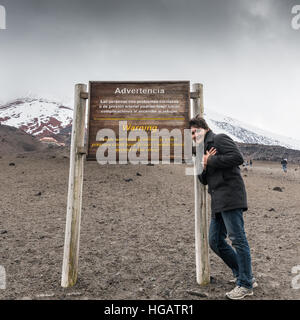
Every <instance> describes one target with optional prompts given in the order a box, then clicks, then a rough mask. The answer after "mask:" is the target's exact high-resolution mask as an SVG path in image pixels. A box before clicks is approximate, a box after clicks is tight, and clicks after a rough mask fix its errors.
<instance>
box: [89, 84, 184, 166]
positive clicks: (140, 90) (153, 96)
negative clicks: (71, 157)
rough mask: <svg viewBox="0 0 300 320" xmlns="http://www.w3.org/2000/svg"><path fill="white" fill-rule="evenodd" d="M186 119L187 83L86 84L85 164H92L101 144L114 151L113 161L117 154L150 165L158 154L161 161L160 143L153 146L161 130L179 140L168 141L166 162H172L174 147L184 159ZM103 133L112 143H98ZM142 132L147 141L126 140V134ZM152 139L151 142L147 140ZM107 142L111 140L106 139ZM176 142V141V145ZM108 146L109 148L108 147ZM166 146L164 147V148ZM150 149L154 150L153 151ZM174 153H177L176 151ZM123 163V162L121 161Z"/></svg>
mask: <svg viewBox="0 0 300 320" xmlns="http://www.w3.org/2000/svg"><path fill="white" fill-rule="evenodd" d="M189 116H190V82H189V81H180V82H174V81H157V82H156V81H152V82H100V81H91V82H90V83H89V114H88V143H87V144H88V149H87V160H96V154H97V150H98V149H99V147H100V146H102V145H103V144H104V143H105V144H106V146H108V147H109V146H113V148H115V150H116V161H117V162H118V161H119V159H120V154H121V152H123V153H126V154H127V156H128V152H129V151H130V150H131V152H134V153H136V155H137V157H139V159H140V160H144V161H151V156H152V155H153V152H154V151H155V150H156V151H158V150H159V160H162V147H163V143H164V141H163V139H161V138H158V139H159V141H158V140H157V141H158V143H156V144H155V143H154V138H153V137H154V136H155V133H158V132H160V131H161V130H162V129H167V130H169V132H171V131H172V130H173V129H177V131H176V132H179V131H178V130H180V132H181V136H182V139H177V138H173V137H171V138H170V140H169V149H170V161H171V162H173V161H174V160H175V159H176V157H177V155H178V152H177V153H176V154H175V152H174V150H175V149H174V148H175V145H176V146H177V148H178V146H179V147H181V150H182V153H181V154H180V157H181V158H182V159H184V155H183V153H184V129H188V124H189ZM103 129H109V130H112V131H113V132H114V134H115V137H116V139H115V141H109V138H108V137H107V139H106V140H105V139H104V140H103V139H102V140H101V139H99V135H98V137H97V134H98V133H99V131H100V130H102V132H105V130H104V131H103ZM141 131H143V134H144V136H143V137H145V133H146V134H147V139H143V141H142V139H140V138H137V139H133V140H135V141H133V140H132V139H131V140H128V137H129V134H132V132H135V134H136V135H138V133H140V132H141ZM151 139H152V140H151ZM110 140H111V139H110ZM177 140H178V141H177ZM137 142H139V144H137ZM109 143H111V144H109ZM164 146H166V145H164ZM134 148H136V149H134ZM154 148H156V149H155V150H154ZM176 150H178V149H176ZM122 159H123V158H122Z"/></svg>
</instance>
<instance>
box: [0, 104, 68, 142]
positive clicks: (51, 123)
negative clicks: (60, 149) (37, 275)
mask: <svg viewBox="0 0 300 320" xmlns="http://www.w3.org/2000/svg"><path fill="white" fill-rule="evenodd" d="M72 118H73V110H72V109H71V108H69V107H66V106H63V105H62V104H60V103H57V102H53V101H49V100H46V99H36V98H23V99H17V100H14V101H11V102H9V103H7V104H5V105H2V106H0V123H1V124H4V125H8V126H13V127H16V128H19V129H21V130H23V131H25V132H27V133H29V134H32V135H34V136H37V137H39V138H42V137H47V136H51V135H53V134H54V135H55V134H58V133H59V132H60V129H63V128H66V127H69V126H71V125H72Z"/></svg>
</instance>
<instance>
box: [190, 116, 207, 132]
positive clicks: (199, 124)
mask: <svg viewBox="0 0 300 320" xmlns="http://www.w3.org/2000/svg"><path fill="white" fill-rule="evenodd" d="M189 125H190V128H191V127H195V128H201V129H205V130H208V129H209V126H208V125H207V123H206V121H205V120H204V119H203V118H202V117H200V115H199V114H198V115H196V117H194V118H193V119H191V120H190V122H189Z"/></svg>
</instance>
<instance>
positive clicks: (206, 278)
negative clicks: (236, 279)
mask: <svg viewBox="0 0 300 320" xmlns="http://www.w3.org/2000/svg"><path fill="white" fill-rule="evenodd" d="M192 88H193V91H194V92H193V93H191V98H192V99H193V117H195V116H196V115H198V114H199V115H200V116H201V117H203V114H204V103H203V85H202V84H200V83H195V84H193V87H192ZM199 156H200V155H198V157H199ZM198 160H200V161H202V159H198ZM198 165H199V163H198V162H197V161H196V160H195V159H194V172H195V174H194V194H195V249H196V278H197V283H198V284H200V285H201V286H205V285H208V284H209V283H210V264H209V247H208V218H207V216H208V214H207V187H206V186H204V185H203V184H201V183H200V181H199V179H198V170H199V168H198Z"/></svg>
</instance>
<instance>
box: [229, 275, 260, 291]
mask: <svg viewBox="0 0 300 320" xmlns="http://www.w3.org/2000/svg"><path fill="white" fill-rule="evenodd" d="M229 282H230V283H236V282H237V278H234V279H231V280H229ZM257 287H258V283H257V282H256V279H255V278H252V288H253V289H254V288H257Z"/></svg>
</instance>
